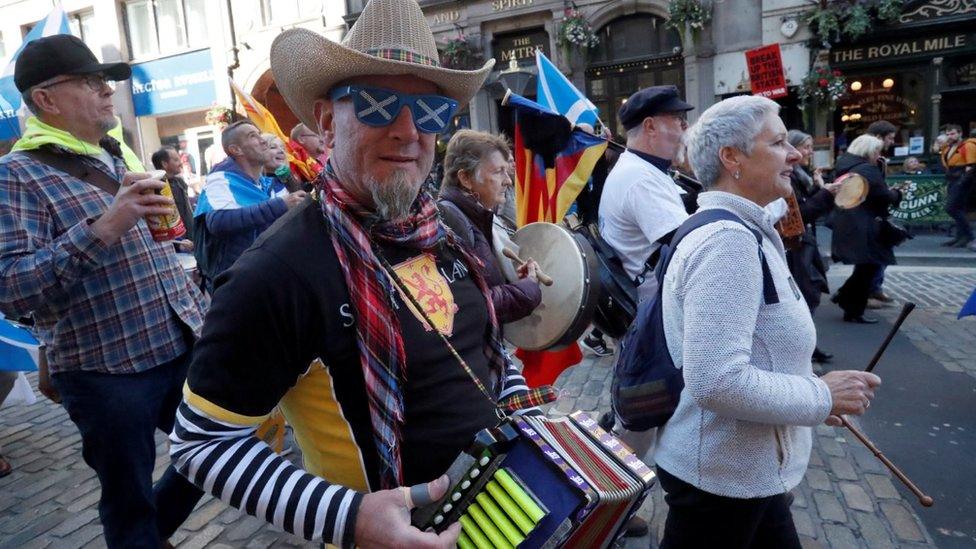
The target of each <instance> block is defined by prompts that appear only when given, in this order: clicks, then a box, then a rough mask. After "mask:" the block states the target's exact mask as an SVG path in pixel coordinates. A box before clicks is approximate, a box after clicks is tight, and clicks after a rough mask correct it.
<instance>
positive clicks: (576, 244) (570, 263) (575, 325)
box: [504, 223, 600, 351]
mask: <svg viewBox="0 0 976 549" xmlns="http://www.w3.org/2000/svg"><path fill="white" fill-rule="evenodd" d="M512 242H514V243H515V244H516V245H518V247H519V252H518V254H519V256H521V257H522V258H523V259H526V260H528V258H530V257H531V258H532V259H534V260H535V261H536V263H538V264H539V266H540V267H541V268H542V270H543V271H545V273H546V274H548V275H549V276H550V277H552V279H553V281H554V282H553V284H552V286H541V288H542V303H541V304H540V305H539V306H538V307H536V308H535V310H534V311H532V314H530V315H529V316H527V317H525V318H522V319H520V320H516V321H515V322H510V323H508V324H505V328H504V333H505V339H506V340H507V341H508V342H509V343H511V344H512V345H515V346H516V347H519V348H520V349H525V350H527V351H541V350H545V349H553V348H559V347H564V346H566V345H568V344H570V343H572V342H574V341H576V340H577V339H579V337H580V336H581V335H583V331H584V330H586V327H587V326H589V324H590V321H591V320H592V318H593V311H594V309H595V307H596V302H597V298H598V296H599V294H600V281H599V277H598V274H597V263H596V257H595V256H594V254H593V249H592V248H591V247H590V244H589V243H588V242H587V241H586V239H585V238H583V237H582V236H580V235H578V234H575V233H572V232H570V231H569V230H567V229H565V228H564V227H562V226H561V225H555V224H553V223H530V224H528V225H526V226H524V227H522V228H521V229H519V230H517V231H515V234H513V235H512Z"/></svg>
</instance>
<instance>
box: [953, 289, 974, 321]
mask: <svg viewBox="0 0 976 549" xmlns="http://www.w3.org/2000/svg"><path fill="white" fill-rule="evenodd" d="M964 316H976V288H973V294H972V295H971V296H969V299H967V300H966V304H965V305H963V306H962V309H960V310H959V316H957V317H956V318H957V319H959V318H962V317H964Z"/></svg>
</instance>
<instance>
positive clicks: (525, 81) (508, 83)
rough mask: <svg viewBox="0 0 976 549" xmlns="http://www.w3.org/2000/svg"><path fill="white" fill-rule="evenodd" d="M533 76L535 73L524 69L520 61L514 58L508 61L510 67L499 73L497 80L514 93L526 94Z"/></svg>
mask: <svg viewBox="0 0 976 549" xmlns="http://www.w3.org/2000/svg"><path fill="white" fill-rule="evenodd" d="M533 76H535V73H532V72H529V71H525V70H522V69H521V68H520V67H519V64H518V61H516V60H515V59H514V58H513V59H510V60H509V61H508V68H507V69H505V70H503V71H502V72H501V73H499V74H498V80H497V81H498V82H500V83H501V85H502V86H505V88H507V89H509V90H512V93H516V94H518V95H525V88H527V87H528V85H529V82H531V81H532V77H533Z"/></svg>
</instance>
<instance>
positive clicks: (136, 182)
mask: <svg viewBox="0 0 976 549" xmlns="http://www.w3.org/2000/svg"><path fill="white" fill-rule="evenodd" d="M130 73H131V71H130V69H129V66H128V65H127V64H125V63H105V64H102V63H99V62H98V60H97V59H96V58H95V55H94V54H93V53H92V52H91V50H89V49H88V47H87V46H86V45H85V44H84V43H83V42H82V41H81V40H79V39H78V38H76V37H74V36H70V35H56V36H49V37H45V38H41V39H38V40H35V41H32V42H30V43H28V44H27V45H26V46H25V47H24V49H23V51H22V52H21V54H20V57H19V58H18V59H17V64H16V67H15V70H14V83H15V84H16V86H17V89H18V90H19V91H20V92H21V94H22V97H23V101H24V103H25V104H26V106H27V108H28V109H29V110H30V111H31V113H33V116H31V117H29V118H28V119H27V124H26V129H25V131H24V135H23V137H21V138H20V139H19V140H18V141H17V143H16V144H15V145H14V147H13V152H12V153H11V154H8V155H7V156H4V157H3V158H2V159H0V276H2V278H3V284H0V310H2V312H3V313H4V314H5V315H7V316H13V317H15V318H17V317H20V316H26V315H28V314H32V315H33V317H34V321H35V331H36V333H37V335H38V338H39V339H40V340H41V341H42V342H44V343H45V344H46V345H47V363H48V371H44V370H42V372H41V385H42V387H43V386H46V384H47V383H48V380H47V377H46V376H47V375H48V374H49V375H50V383H51V384H52V385H53V391H50V390H45V394H46V395H50V396H51V397H52V399H54V400H57V398H58V395H60V399H61V401H62V404H63V405H64V407H65V409H66V410H67V411H68V415H69V416H70V417H71V420H72V421H74V423H75V424H76V425H77V426H78V430H79V431H80V432H81V442H82V455H83V457H84V460H85V463H87V464H88V465H89V466H90V467H91V468H92V469H94V470H95V473H96V474H97V475H98V481H99V484H100V485H101V501H100V502H99V506H98V512H99V517H100V518H101V522H102V526H103V527H104V529H105V542H106V544H107V545H108V546H109V547H159V546H160V543H161V541H164V540H165V539H166V538H168V537H169V535H170V534H172V533H173V532H174V531H175V530H176V528H177V527H178V526H179V525H180V524H181V523H182V522H183V519H184V518H186V516H187V515H188V514H189V513H190V511H191V510H192V509H193V506H194V505H195V504H196V502H197V501H198V500H199V499H200V497H201V496H202V492H200V490H198V489H197V488H196V487H194V486H193V485H191V484H190V483H189V482H187V481H186V479H184V478H183V477H181V476H180V475H179V474H178V473H176V472H175V470H174V469H173V468H172V467H171V468H169V469H168V470H167V471H166V473H164V475H163V478H162V479H161V480H160V481H159V482H157V483H156V485H155V486H153V484H152V473H153V469H154V467H155V462H156V451H155V449H156V444H155V441H154V438H153V436H154V432H155V430H156V429H157V428H159V429H161V430H164V431H166V432H170V431H171V430H172V427H173V418H174V415H175V412H176V406H177V404H179V400H180V391H181V388H182V385H183V380H184V379H185V377H186V370H187V368H188V366H189V357H190V349H191V347H192V345H193V341H194V337H195V336H194V334H197V333H199V331H200V327H201V324H202V318H201V300H202V296H201V295H200V293H199V292H198V291H197V289H196V287H195V286H194V285H193V284H192V283H191V282H190V280H189V278H187V276H186V275H185V274H184V273H183V269H182V267H180V262H179V260H178V259H177V257H176V255H175V252H174V249H173V245H172V244H171V243H169V242H156V241H154V240H153V237H152V235H151V233H150V232H149V227H148V226H147V225H146V221H145V219H144V218H145V216H146V215H160V214H169V213H171V212H172V211H173V209H174V207H175V206H174V203H173V200H172V199H171V198H167V197H164V196H160V195H157V194H155V193H154V192H153V191H155V190H158V189H160V188H162V186H163V185H162V183H160V182H159V181H156V180H151V179H147V176H146V174H144V173H139V172H142V171H144V170H143V167H142V165H141V164H140V163H139V160H138V159H137V158H136V156H135V154H133V153H132V151H131V150H130V149H129V148H128V147H126V146H125V144H124V143H120V141H119V140H121V129H120V128H119V123H118V120H117V119H116V117H115V111H114V108H113V105H112V94H113V93H114V89H115V88H114V86H115V82H116V81H119V80H126V79H128V78H129V75H130ZM113 135H114V136H115V137H113ZM116 137H117V138H118V140H117V139H116Z"/></svg>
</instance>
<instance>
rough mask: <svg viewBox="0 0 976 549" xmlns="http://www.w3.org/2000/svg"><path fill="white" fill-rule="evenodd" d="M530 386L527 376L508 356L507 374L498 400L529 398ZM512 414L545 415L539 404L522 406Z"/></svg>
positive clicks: (506, 361) (506, 363)
mask: <svg viewBox="0 0 976 549" xmlns="http://www.w3.org/2000/svg"><path fill="white" fill-rule="evenodd" d="M528 393H529V386H528V385H527V384H526V382H525V378H524V377H523V376H522V372H520V371H519V369H518V367H517V366H515V364H514V363H513V362H512V360H511V359H508V358H506V360H505V376H504V379H503V381H502V390H501V392H500V393H499V394H498V401H499V402H503V401H506V400H508V399H518V398H519V397H522V399H526V400H527V399H528ZM512 415H517V416H521V415H529V416H541V415H545V414H544V413H543V412H542V410H540V409H539V407H538V406H531V407H527V408H522V409H519V410H516V411H515V412H513V413H512Z"/></svg>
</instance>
